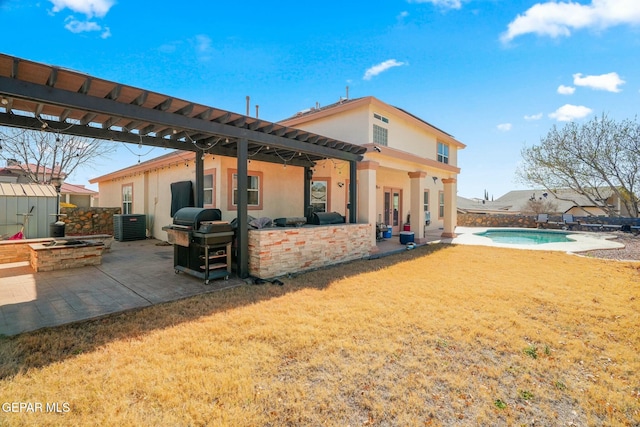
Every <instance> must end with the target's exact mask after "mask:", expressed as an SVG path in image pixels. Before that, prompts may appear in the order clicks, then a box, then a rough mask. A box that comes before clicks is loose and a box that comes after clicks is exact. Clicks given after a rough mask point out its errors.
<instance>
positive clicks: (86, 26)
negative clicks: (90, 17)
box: [64, 16, 102, 34]
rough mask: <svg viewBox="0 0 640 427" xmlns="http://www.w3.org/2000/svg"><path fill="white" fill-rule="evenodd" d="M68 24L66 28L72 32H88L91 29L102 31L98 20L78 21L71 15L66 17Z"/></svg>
mask: <svg viewBox="0 0 640 427" xmlns="http://www.w3.org/2000/svg"><path fill="white" fill-rule="evenodd" d="M66 22H67V23H66V24H65V26H64V28H66V29H67V30H69V31H71V32H72V33H75V34H78V33H88V32H91V31H102V27H101V26H100V25H99V24H97V23H96V22H90V21H78V20H77V19H75V18H74V17H73V16H70V17H68V18H67V19H66Z"/></svg>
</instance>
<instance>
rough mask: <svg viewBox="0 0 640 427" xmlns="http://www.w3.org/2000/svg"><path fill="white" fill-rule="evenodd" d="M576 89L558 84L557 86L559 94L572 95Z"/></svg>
mask: <svg viewBox="0 0 640 427" xmlns="http://www.w3.org/2000/svg"><path fill="white" fill-rule="evenodd" d="M575 91H576V88H575V87H571V86H565V85H560V86H558V93H559V94H560V95H573V92H575Z"/></svg>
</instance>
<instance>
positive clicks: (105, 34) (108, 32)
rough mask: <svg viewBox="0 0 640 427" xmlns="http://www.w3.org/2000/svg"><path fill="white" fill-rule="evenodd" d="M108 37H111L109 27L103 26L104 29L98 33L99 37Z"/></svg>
mask: <svg viewBox="0 0 640 427" xmlns="http://www.w3.org/2000/svg"><path fill="white" fill-rule="evenodd" d="M109 37H111V28H109V27H104V31H103V32H102V34H100V38H103V39H108V38H109Z"/></svg>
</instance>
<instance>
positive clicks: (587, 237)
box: [451, 227, 624, 253]
mask: <svg viewBox="0 0 640 427" xmlns="http://www.w3.org/2000/svg"><path fill="white" fill-rule="evenodd" d="M493 229H496V227H457V228H456V234H457V237H455V238H453V239H452V240H451V243H454V244H459V245H476V246H493V247H497V248H509V249H528V250H533V251H561V252H569V253H579V252H587V251H594V250H599V249H620V248H624V244H622V243H620V242H617V241H615V239H616V236H615V235H614V234H609V233H602V232H595V233H593V232H572V231H567V232H566V233H568V235H569V236H568V237H569V238H570V239H571V240H574V241H573V242H559V243H542V244H537V245H536V244H530V245H523V244H508V243H496V242H494V241H493V240H491V239H490V238H488V237H483V236H478V235H477V234H476V233H482V232H484V231H487V230H493ZM499 230H514V231H525V230H529V231H532V232H533V231H541V232H544V230H536V229H533V228H527V229H523V228H499ZM555 232H556V233H557V232H558V231H557V230H556V231H555Z"/></svg>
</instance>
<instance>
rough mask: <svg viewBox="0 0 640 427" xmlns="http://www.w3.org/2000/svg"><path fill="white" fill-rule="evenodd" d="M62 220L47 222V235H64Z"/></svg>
mask: <svg viewBox="0 0 640 427" xmlns="http://www.w3.org/2000/svg"><path fill="white" fill-rule="evenodd" d="M64 226H65V223H64V221H57V222H52V223H51V224H49V237H64Z"/></svg>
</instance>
